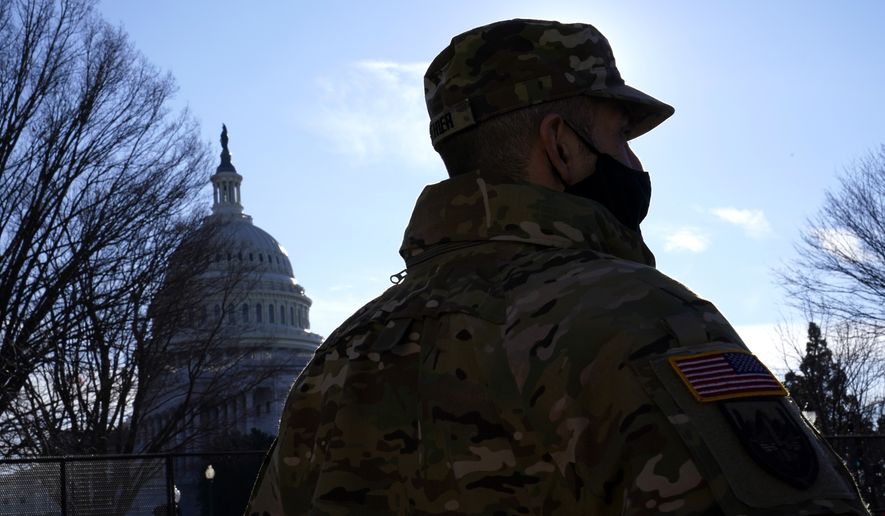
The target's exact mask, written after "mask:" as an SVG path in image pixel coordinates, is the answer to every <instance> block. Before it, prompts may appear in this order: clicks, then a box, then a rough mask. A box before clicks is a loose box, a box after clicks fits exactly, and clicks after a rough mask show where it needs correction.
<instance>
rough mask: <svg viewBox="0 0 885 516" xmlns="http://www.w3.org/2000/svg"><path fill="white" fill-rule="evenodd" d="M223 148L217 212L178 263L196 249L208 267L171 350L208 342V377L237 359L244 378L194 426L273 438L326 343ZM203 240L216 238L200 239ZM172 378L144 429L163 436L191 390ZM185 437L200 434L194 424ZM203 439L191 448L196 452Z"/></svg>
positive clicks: (181, 371) (236, 372)
mask: <svg viewBox="0 0 885 516" xmlns="http://www.w3.org/2000/svg"><path fill="white" fill-rule="evenodd" d="M221 142H222V153H221V164H220V165H218V167H217V169H216V171H215V174H213V175H212V176H211V178H210V179H211V181H212V187H213V205H212V213H211V215H209V216H208V217H206V219H205V220H204V222H203V226H202V227H203V229H205V230H206V231H203V232H201V231H198V232H197V233H196V234H195V236H194V237H193V239H192V240H190V241H187V242H185V243H183V244H182V247H181V249H182V256H188V255H190V256H195V254H193V252H192V251H193V250H195V249H196V250H197V254H199V253H203V254H202V259H205V258H208V260H209V263H208V266H207V267H206V268H205V269H203V270H204V272H202V273H201V274H199V275H198V276H197V281H195V282H193V283H192V284H193V288H192V291H189V292H187V293H186V294H183V295H185V296H186V297H185V299H189V300H190V299H193V302H192V304H193V306H192V307H190V308H189V309H188V310H187V312H188V313H189V315H187V316H186V317H184V321H183V323H176V326H175V327H174V328H173V331H172V337H171V338H170V348H169V350H170V353H172V354H175V355H179V354H180V355H181V356H183V357H187V356H194V353H193V350H198V351H197V353H198V354H201V353H204V351H203V350H208V349H210V348H209V347H207V343H210V344H208V346H211V351H208V353H210V354H211V355H209V356H210V357H211V358H210V361H211V362H213V366H210V367H209V368H207V369H206V371H207V374H211V373H213V371H217V369H218V366H214V362H216V361H217V363H218V364H227V363H229V362H230V361H231V357H236V358H235V360H234V364H235V365H233V366H230V368H229V369H227V370H225V373H224V374H225V375H226V376H227V377H229V378H243V379H244V380H243V381H239V380H237V381H234V382H230V381H228V382H227V383H224V384H223V385H225V387H223V389H224V390H225V392H212V393H211V394H212V396H213V399H217V400H218V401H217V402H213V403H211V404H210V405H209V406H207V407H205V408H201V409H200V410H201V413H200V414H199V417H198V418H197V421H198V422H199V423H195V424H198V425H206V424H210V426H216V427H217V426H221V427H223V428H224V429H225V431H232V432H236V433H240V434H241V435H248V434H249V432H250V431H251V430H252V429H253V428H254V429H258V430H260V431H262V432H265V433H267V434H271V435H275V434H276V432H277V427H278V424H279V419H280V415H281V413H282V406H283V403H284V401H285V399H286V396H287V394H288V391H289V387H290V386H291V385H292V382H293V381H294V379H295V377H297V376H298V374H299V373H300V372H301V370H302V369H303V368H304V366H305V365H306V364H307V362H308V361H309V360H310V359H311V357H312V356H313V354H314V352H315V351H316V349H317V347H318V346H319V345H320V344H321V343H322V340H323V339H322V337H321V336H320V335H317V334H315V333H313V332H311V331H310V307H311V304H312V301H311V299H310V298H309V297H307V295H306V294H305V289H304V287H302V286H301V285H299V284H298V281H297V280H296V279H295V275H294V273H293V271H292V263H291V262H290V260H289V255H288V253H287V252H286V250H285V249H284V248H283V246H282V245H280V243H279V242H278V241H277V240H276V239H275V238H274V237H272V236H271V235H270V234H268V233H267V232H266V231H264V230H263V229H261V228H259V227H257V226H256V225H255V224H253V222H252V217H250V216H249V215H246V214H245V213H244V211H243V205H242V203H241V197H240V193H241V192H240V188H241V184H242V180H243V177H242V176H240V175H239V174H238V173H237V170H236V168H235V167H234V166H233V164H232V163H231V157H230V152H229V151H228V148H227V129H226V128H225V129H224V131H223V132H222V138H221ZM206 234H208V235H211V237H210V238H208V239H205V240H204V238H203V237H205V235H206ZM201 242H204V243H203V244H202V245H201ZM182 259H183V258H182ZM202 259H201V263H202ZM178 263H179V264H181V263H184V262H178ZM200 267H202V265H200ZM182 270H185V269H182ZM188 302H189V303H190V301H188ZM179 326H180V327H179ZM213 340H214V341H215V342H214V343H212V341H213ZM224 367H226V366H224ZM170 371H171V372H170V373H169V374H170V376H169V377H168V378H166V379H164V381H163V382H161V384H162V386H161V389H162V391H161V392H158V394H159V396H154V397H155V398H157V399H162V400H165V401H163V402H161V403H159V404H157V405H155V406H154V407H152V414H154V415H152V416H150V417H148V418H147V420H146V422H145V426H146V428H145V431H146V432H147V433H148V434H149V433H150V432H151V431H159V429H160V428H161V427H162V422H163V421H165V419H164V418H168V417H170V416H169V414H171V413H173V412H174V406H175V404H176V403H179V401H180V399H182V398H183V397H184V396H185V395H186V392H187V389H188V388H189V387H188V381H189V380H188V377H187V375H188V368H186V367H177V368H173V369H171V370H170ZM190 381H191V382H192V380H190ZM200 381H201V382H202V383H199V382H198V387H199V389H204V388H205V389H207V390H206V391H204V392H203V395H206V393H208V392H209V391H208V389H209V388H210V386H211V385H216V384H215V383H213V381H212V380H210V379H208V378H207V379H206V380H205V381H202V380H200ZM182 432H183V435H184V433H188V432H190V433H191V434H200V433H203V430H201V429H200V428H197V427H190V428H184V429H183V431H182ZM201 442H202V441H199V440H197V441H194V442H193V444H191V445H189V446H190V447H191V448H192V449H198V448H199V447H200V446H201Z"/></svg>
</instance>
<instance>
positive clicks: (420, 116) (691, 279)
mask: <svg viewBox="0 0 885 516" xmlns="http://www.w3.org/2000/svg"><path fill="white" fill-rule="evenodd" d="M99 7H100V11H101V12H102V13H103V15H104V16H105V17H106V18H107V19H108V20H109V21H110V22H111V23H113V24H116V25H121V26H122V27H124V28H125V29H126V30H127V31H128V32H129V34H130V36H131V39H132V40H133V42H134V44H135V46H136V47H137V48H138V49H140V50H141V51H142V52H143V53H144V54H145V56H147V58H148V59H149V60H150V61H151V62H153V63H154V64H155V65H156V66H158V67H159V68H160V69H163V70H168V71H170V72H171V73H172V74H173V75H174V76H175V78H176V80H177V83H178V85H179V91H178V95H177V97H176V103H177V107H185V106H186V107H187V108H188V109H189V110H190V111H191V112H192V113H193V115H194V116H196V117H197V118H198V119H199V120H200V121H201V122H202V124H203V127H202V130H203V135H204V137H205V139H206V140H207V141H211V142H212V144H213V146H215V148H216V149H217V148H218V143H217V142H218V135H219V131H220V128H221V124H222V123H226V124H227V126H228V129H229V131H230V148H231V152H232V154H233V161H234V164H235V165H236V167H237V170H238V171H239V172H240V173H241V174H242V175H243V176H244V181H243V203H244V205H245V208H246V212H247V213H249V214H250V215H252V216H253V217H254V221H255V223H256V224H257V225H258V226H260V227H262V228H263V229H265V230H267V231H268V232H269V233H271V234H272V235H273V236H274V237H276V238H277V240H279V241H280V243H281V244H282V245H283V246H284V247H285V248H286V249H287V251H288V253H289V256H290V259H291V261H292V266H293V268H294V270H295V273H296V276H297V277H298V280H299V282H300V283H301V284H302V285H304V287H305V288H306V290H307V294H308V295H309V296H310V297H311V298H312V299H313V300H314V306H313V308H312V310H311V316H312V322H313V330H314V331H316V332H317V333H320V334H322V335H328V334H329V333H330V332H331V330H332V329H334V327H335V326H336V325H337V324H338V323H340V322H341V321H343V319H344V318H346V317H347V316H348V315H349V314H350V313H351V312H352V311H354V310H355V309H356V308H358V307H359V306H360V305H361V304H362V303H364V302H365V301H367V300H369V299H371V298H373V297H374V296H376V295H378V294H379V293H381V292H382V291H383V290H384V289H385V288H387V287H388V286H389V281H388V277H389V276H390V275H391V274H393V273H396V272H398V271H400V270H401V269H402V268H403V264H402V261H401V259H400V258H399V256H398V254H397V250H398V248H399V245H400V241H401V238H402V232H403V229H404V228H405V225H406V223H407V221H408V217H409V215H410V213H411V209H412V207H413V205H414V201H415V198H416V197H417V196H418V194H419V193H420V191H421V189H422V188H423V187H424V185H426V184H429V183H434V182H437V181H440V180H442V179H443V178H445V176H446V175H445V169H444V168H443V166H442V163H441V162H440V161H439V159H438V158H437V156H436V154H435V153H434V152H433V150H432V148H431V146H430V143H429V140H428V137H427V130H426V120H427V115H426V111H425V110H424V104H423V91H422V81H421V77H422V75H423V72H424V70H425V68H426V66H427V64H428V63H429V62H430V61H431V60H432V59H433V57H434V56H435V55H436V54H437V53H438V52H439V51H440V50H441V49H442V48H444V47H445V46H446V45H447V44H448V41H449V40H450V39H451V37H452V36H453V35H455V34H457V33H460V32H462V31H464V30H467V29H470V28H472V27H475V26H478V25H482V24H485V23H489V22H492V21H497V20H501V19H507V18H515V17H523V18H547V19H557V20H560V21H564V22H574V21H583V22H587V23H591V24H593V25H595V26H596V27H597V28H598V29H599V30H601V31H602V32H603V34H605V35H606V36H607V37H608V39H609V41H610V42H611V44H612V46H613V48H614V52H615V56H616V58H617V61H618V67H619V68H620V70H621V74H622V75H623V77H624V78H625V80H626V81H627V83H628V84H631V85H632V86H635V87H638V88H640V89H642V90H643V91H646V92H647V93H649V94H651V95H653V96H655V97H657V98H659V99H661V100H664V101H666V102H668V103H670V104H671V105H673V106H675V107H676V114H675V115H674V116H673V117H672V118H671V119H670V120H668V121H667V122H665V123H664V124H663V125H661V126H660V127H659V128H657V129H656V130H654V131H652V132H651V133H648V134H647V135H645V136H643V137H641V138H639V139H638V140H635V143H634V144H633V148H634V150H635V151H636V153H637V154H638V155H639V157H640V158H641V160H642V162H643V164H644V165H645V167H646V169H647V170H648V171H649V172H650V173H651V177H652V186H653V196H652V205H651V211H650V213H649V216H648V218H647V219H646V221H645V223H644V224H643V234H644V235H645V237H646V241H647V243H648V245H649V246H650V247H651V248H652V250H653V251H654V252H655V254H656V256H657V260H658V269H659V270H661V271H662V272H664V273H665V274H668V275H670V276H672V277H674V278H676V279H677V280H679V281H681V282H683V283H685V284H686V285H687V286H688V287H689V288H691V289H692V290H694V291H695V292H697V293H698V294H699V295H701V296H703V297H705V298H707V299H709V300H711V301H713V302H714V303H715V304H716V305H717V306H718V307H719V309H720V310H721V311H722V312H723V313H724V314H725V315H726V317H728V318H729V320H730V321H731V322H732V324H733V325H735V326H736V327H737V328H738V331H739V332H740V333H741V334H742V336H743V337H744V340H745V341H747V343H748V345H749V346H750V347H751V348H752V349H754V350H755V351H756V352H757V353H758V354H760V355H762V356H763V358H764V359H766V360H767V361H768V362H769V363H770V364H771V365H772V366H775V367H777V365H778V364H777V362H778V360H779V359H778V358H777V356H778V354H777V352H776V350H775V349H776V346H775V344H776V341H777V338H776V336H775V335H774V333H773V332H772V331H771V328H772V327H773V326H774V325H776V324H778V323H779V322H781V321H782V320H783V319H784V318H788V319H790V318H792V319H793V320H794V322H796V324H799V325H801V324H802V321H801V319H796V317H795V316H791V315H790V312H789V310H787V309H786V308H785V302H784V301H785V300H784V299H783V294H782V292H781V291H780V290H779V289H778V287H777V285H775V284H774V278H773V275H772V272H771V271H772V268H774V267H777V266H778V265H780V264H781V263H783V262H785V261H787V260H790V259H791V258H792V257H793V256H794V250H793V243H794V242H796V241H797V239H798V235H799V231H800V229H801V228H802V227H803V226H804V224H805V221H806V219H807V218H808V217H810V216H812V215H813V214H814V213H815V212H816V211H817V209H818V208H819V207H820V205H821V203H822V201H823V198H824V192H825V190H826V189H827V188H832V187H834V186H835V184H836V178H837V175H838V174H839V173H840V172H841V171H842V170H843V169H844V168H845V167H847V166H850V165H851V163H852V162H853V161H854V160H856V159H858V158H861V157H863V156H864V155H865V154H867V153H868V152H869V151H871V150H873V149H875V148H878V146H879V145H881V144H882V143H885V102H883V100H882V94H881V91H882V89H883V84H885V60H883V58H882V52H883V50H885V31H882V30H881V21H882V20H883V19H885V3H882V2H877V1H867V2H863V1H855V2H840V3H836V2H823V1H808V0H806V1H778V2H763V1H742V2H724V1H722V2H701V1H693V2H688V1H685V2H659V1H625V2H589V1H584V2H566V1H562V2H557V1H548V2H544V3H543V4H542V3H541V2H537V1H534V2H524V1H513V0H510V1H485V2H477V1H475V0H474V1H470V2H467V1H447V2H415V1H410V2H406V1H397V2H382V1H377V2H344V1H335V0H330V1H327V2H324V3H322V4H320V3H314V2H300V1H286V2H283V1H264V2H217V1H216V2H208V1H203V0H191V1H188V2H180V1H177V0H175V1H173V0H154V1H152V2H134V1H124V0H113V1H111V0H104V1H103V2H101V3H100V4H99ZM219 150H220V149H219ZM211 172H212V171H207V180H208V175H209V174H210V173H211ZM206 199H207V205H208V203H209V202H210V201H211V191H209V190H208V189H207V194H206Z"/></svg>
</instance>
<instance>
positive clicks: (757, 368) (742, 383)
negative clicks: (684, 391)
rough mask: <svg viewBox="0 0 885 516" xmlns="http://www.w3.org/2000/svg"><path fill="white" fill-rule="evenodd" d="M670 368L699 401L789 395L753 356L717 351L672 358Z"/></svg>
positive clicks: (739, 352) (736, 352)
mask: <svg viewBox="0 0 885 516" xmlns="http://www.w3.org/2000/svg"><path fill="white" fill-rule="evenodd" d="M670 365H671V366H673V369H674V370H675V371H676V374H678V375H679V377H680V378H682V381H683V382H685V385H687V386H688V390H689V391H691V394H692V395H693V396H694V397H695V399H697V400H698V401H703V402H706V401H718V400H727V399H731V398H744V397H748V396H786V395H787V390H786V389H785V388H784V386H783V385H781V383H780V382H779V381H778V380H777V378H775V377H774V375H773V374H771V371H769V370H768V368H767V367H765V365H763V364H762V362H760V361H759V359H758V358H756V357H755V356H753V355H752V354H751V353H745V352H741V351H714V352H711V353H700V354H697V355H681V356H673V357H670Z"/></svg>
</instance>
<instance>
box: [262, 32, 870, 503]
mask: <svg viewBox="0 0 885 516" xmlns="http://www.w3.org/2000/svg"><path fill="white" fill-rule="evenodd" d="M425 94H426V100H427V107H428V111H429V113H430V118H431V122H430V133H431V138H432V142H433V145H434V147H435V148H436V150H437V151H438V152H439V153H440V155H441V157H442V159H443V160H444V162H445V164H446V168H447V169H448V172H449V175H450V176H451V177H450V179H448V180H446V181H443V182H441V183H439V184H436V185H432V186H429V187H427V188H426V189H425V190H424V192H423V193H422V194H421V196H420V198H419V199H418V202H417V206H416V207H415V211H414V214H413V216H412V220H411V222H410V223H409V226H408V228H407V229H406V233H405V239H404V242H403V246H402V249H401V250H400V253H401V254H402V256H403V257H404V259H405V262H406V266H407V269H406V270H407V275H405V277H404V279H402V281H401V282H400V283H399V284H397V285H396V286H394V287H392V288H391V289H389V290H388V291H387V292H385V293H384V294H382V295H381V296H380V297H379V298H378V299H376V300H374V301H372V302H370V303H369V304H368V305H366V306H365V307H363V308H362V309H360V310H359V311H358V312H357V313H356V314H354V315H353V316H352V317H351V318H350V319H349V320H347V321H346V322H345V323H344V324H343V325H342V326H341V327H339V328H338V329H337V330H336V331H335V332H334V333H333V334H332V335H331V336H330V337H329V338H328V339H327V340H326V341H325V343H324V344H323V345H322V346H321V347H320V348H319V350H318V351H317V353H316V356H315V357H314V359H313V361H312V362H311V363H310V364H309V365H308V367H307V369H306V370H305V371H304V372H303V373H302V375H301V376H300V377H299V378H298V379H297V381H296V382H295V384H294V386H293V388H292V391H291V393H290V395H289V399H288V401H287V403H286V407H285V409H284V412H283V417H282V421H281V422H280V433H279V438H278V440H277V442H276V444H275V447H274V448H273V450H272V452H271V454H270V455H269V456H268V459H267V461H266V463H265V465H264V467H263V469H262V472H261V474H260V476H259V479H258V482H257V484H256V486H255V489H254V491H253V496H252V500H251V502H250V507H249V509H248V511H247V514H250V515H252V514H254V515H264V514H328V515H343V514H354V513H359V514H363V515H374V514H495V515H505V514H508V515H509V514H514V515H515V514H658V513H661V514H772V515H775V514H777V515H784V514H868V513H867V511H866V509H865V507H864V505H863V503H862V502H861V500H860V497H859V495H858V492H857V489H856V487H855V485H854V483H853V481H852V479H851V477H850V476H849V474H848V473H847V471H846V469H845V467H844V466H843V464H842V462H841V461H840V459H839V458H838V457H837V456H836V455H835V454H834V453H833V452H832V450H831V449H830V448H829V447H828V446H827V444H826V443H825V442H824V441H823V440H822V439H821V437H820V435H818V434H817V433H816V432H815V431H814V429H813V428H811V427H810V426H809V425H808V424H807V423H806V422H805V421H804V420H803V419H802V416H801V415H800V412H799V411H798V410H797V408H796V406H795V404H794V403H793V401H792V400H791V399H790V398H789V397H788V395H787V392H786V391H785V390H784V388H783V387H782V386H781V384H780V383H779V382H778V381H777V379H776V378H774V376H772V374H771V373H770V372H769V371H768V369H766V368H765V366H764V365H762V364H761V363H760V362H759V360H758V359H756V358H755V357H754V356H753V355H752V354H751V353H750V352H749V351H748V350H747V347H746V346H745V345H744V343H743V342H742V341H741V339H740V337H739V336H738V335H737V333H735V331H734V329H733V328H732V327H731V326H730V325H729V324H728V322H727V321H726V320H725V318H724V317H723V316H722V315H721V314H720V313H719V312H718V311H717V310H716V308H715V307H714V306H713V305H712V304H711V303H710V302H708V301H705V300H703V299H700V298H698V297H697V296H696V295H695V294H694V293H692V292H691V291H689V290H688V289H686V288H685V287H684V286H682V285H680V284H679V283H677V282H675V281H673V280H672V279H670V278H668V277H666V276H664V275H663V274H661V273H660V272H658V271H657V270H655V268H654V257H653V255H652V253H651V252H650V251H649V249H648V248H647V247H646V246H645V244H644V243H643V240H642V236H641V233H640V229H639V224H640V222H641V221H642V219H643V217H644V216H645V214H646V212H647V210H648V204H649V198H650V194H651V187H650V182H649V176H648V174H647V173H646V172H644V171H642V166H641V164H640V162H639V160H638V158H637V157H636V156H635V155H634V154H633V153H632V152H631V150H630V147H629V145H628V141H629V140H631V139H633V138H636V137H637V136H639V135H641V134H643V133H645V132H647V131H649V130H650V129H652V128H654V127H655V126H656V125H658V124H660V123H661V122H662V121H663V120H664V119H666V118H667V117H669V116H670V115H671V114H672V113H673V108H671V107H670V106H668V105H666V104H664V103H662V102H660V101H658V100H656V99H654V98H652V97H650V96H648V95H646V94H644V93H642V92H640V91H638V90H636V89H634V88H631V87H630V86H627V85H626V84H624V81H623V80H622V79H621V76H620V74H619V73H618V70H617V68H616V67H615V60H614V57H613V56H612V52H611V48H610V47H609V44H608V41H607V40H606V39H605V38H604V37H603V36H602V34H600V33H599V32H598V31H597V30H596V29H595V28H594V27H592V26H590V25H586V24H560V23H557V22H551V21H536V20H510V21H503V22H499V23H494V24H491V25H487V26H484V27H479V28H476V29H473V30H471V31H468V32H466V33H464V34H461V35H460V36H457V37H455V38H454V39H453V40H452V42H451V44H450V45H449V46H448V47H447V48H446V49H445V50H443V52H442V53H441V54H439V56H437V58H436V59H435V60H434V61H433V63H431V65H430V67H429V69H428V70H427V74H426V76H425ZM398 277H399V278H402V276H401V275H399V276H398Z"/></svg>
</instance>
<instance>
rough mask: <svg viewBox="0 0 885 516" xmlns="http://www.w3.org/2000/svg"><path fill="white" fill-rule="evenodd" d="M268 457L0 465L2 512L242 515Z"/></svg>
mask: <svg viewBox="0 0 885 516" xmlns="http://www.w3.org/2000/svg"><path fill="white" fill-rule="evenodd" d="M264 453H265V452H263V451H240V452H220V453H200V454H196V453H181V454H158V455H101V456H73V457H39V458H30V459H5V460H0V515H16V516H50V515H51V516H57V515H62V516H120V515H132V516H173V515H174V516H197V515H199V516H203V515H207V516H209V515H211V516H227V515H238V516H239V515H242V513H243V510H244V508H245V506H246V502H247V501H248V497H249V491H250V489H251V487H252V482H253V480H254V479H255V476H256V475H257V473H258V469H259V467H260V465H261V462H262V460H263V458H264ZM210 465H211V466H212V468H211V470H212V472H213V474H214V475H212V477H213V478H211V479H210V478H207V475H206V470H207V469H209V466H210Z"/></svg>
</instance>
